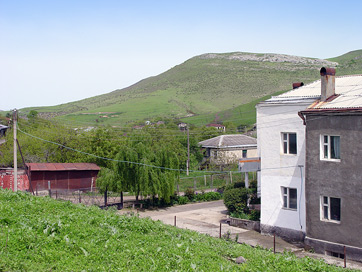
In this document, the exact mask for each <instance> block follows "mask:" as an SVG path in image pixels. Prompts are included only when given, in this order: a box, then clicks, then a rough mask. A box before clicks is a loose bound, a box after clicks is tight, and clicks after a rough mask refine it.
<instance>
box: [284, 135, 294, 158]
mask: <svg viewBox="0 0 362 272" xmlns="http://www.w3.org/2000/svg"><path fill="white" fill-rule="evenodd" d="M282 146H283V153H284V154H297V134H296V133H282Z"/></svg>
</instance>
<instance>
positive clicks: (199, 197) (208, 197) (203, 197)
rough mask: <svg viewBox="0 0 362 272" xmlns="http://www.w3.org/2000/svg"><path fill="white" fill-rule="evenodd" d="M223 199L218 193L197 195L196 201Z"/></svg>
mask: <svg viewBox="0 0 362 272" xmlns="http://www.w3.org/2000/svg"><path fill="white" fill-rule="evenodd" d="M221 198H222V195H221V194H220V193H218V192H207V193H202V194H195V198H194V199H195V200H196V201H212V200H219V199H221Z"/></svg>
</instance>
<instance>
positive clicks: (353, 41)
mask: <svg viewBox="0 0 362 272" xmlns="http://www.w3.org/2000/svg"><path fill="white" fill-rule="evenodd" d="M361 10H362V1H359V0H355V1H351V0H344V1H334V0H330V1H309V0H306V1H304V0H303V1H290V0H289V1H287V0H285V1H268V0H266V1H258V0H253V1H252V0H238V1H237V0H235V1H234V0H221V1H217V0H208V1H203V0H202V1H197V0H193V1H189V0H183V1H178V0H173V1H163V0H161V1H157V0H153V1H146V0H144V1H137V0H134V1H129V0H128V1H126V0H100V1H95V0H87V1H85V0H84V1H83V0H62V1H58V0H52V1H49V0H47V1H35V0H24V1H18V0H0V94H1V96H0V97H1V99H0V110H11V109H14V108H17V109H21V108H24V107H36V106H52V105H59V104H63V103H67V102H72V101H77V100H81V99H84V98H88V97H92V96H96V95H100V94H104V93H108V92H111V91H113V90H116V89H122V88H125V87H128V86H130V85H132V84H134V83H137V82H138V81H140V80H142V79H144V78H147V77H150V76H155V75H158V74H160V73H162V72H165V71H167V70H168V69H170V68H172V67H174V66H176V65H178V64H181V63H183V62H184V61H186V60H187V59H189V58H192V57H194V56H197V55H201V54H204V53H226V52H237V51H238V52H253V53H280V54H288V55H296V56H303V57H314V58H322V59H324V58H331V57H337V56H340V55H342V54H345V53H347V52H349V51H353V50H358V49H362V35H361V28H362V16H361Z"/></svg>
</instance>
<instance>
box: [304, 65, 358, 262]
mask: <svg viewBox="0 0 362 272" xmlns="http://www.w3.org/2000/svg"><path fill="white" fill-rule="evenodd" d="M318 85H319V84H318ZM321 86H322V89H321V98H320V99H318V100H317V101H315V102H314V103H313V104H312V105H310V106H309V107H308V108H307V109H306V110H303V111H301V113H300V115H301V117H302V118H303V120H304V123H305V128H306V138H307V141H306V145H305V147H306V165H305V170H306V171H305V197H306V199H307V202H306V222H307V224H306V230H307V232H306V238H305V244H307V245H309V246H311V247H312V248H313V249H314V250H315V251H316V252H318V253H325V254H327V255H331V256H335V257H340V258H343V257H344V254H345V253H346V255H347V256H348V259H354V260H358V261H362V221H361V219H362V207H360V204H361V196H362V183H361V177H362V168H361V161H362V155H361V150H362V141H361V139H362V75H356V76H343V77H337V78H336V77H335V71H334V69H323V68H322V70H321ZM309 88H310V89H312V88H316V89H318V88H319V89H320V86H314V85H312V86H310V87H309ZM344 246H346V249H344ZM345 250H346V251H345Z"/></svg>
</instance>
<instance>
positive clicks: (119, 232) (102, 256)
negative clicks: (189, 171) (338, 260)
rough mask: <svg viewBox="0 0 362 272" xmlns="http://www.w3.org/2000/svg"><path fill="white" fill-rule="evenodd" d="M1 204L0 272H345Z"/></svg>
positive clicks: (124, 219) (43, 202)
mask: <svg viewBox="0 0 362 272" xmlns="http://www.w3.org/2000/svg"><path fill="white" fill-rule="evenodd" d="M0 203H1V206H0V245H1V247H0V271H345V270H344V269H342V268H341V269H340V268H336V267H333V266H328V265H326V264H325V263H323V262H322V261H318V260H314V259H310V258H303V259H298V258H296V257H295V256H294V255H293V254H291V253H287V252H286V253H284V254H273V253H272V252H271V251H270V250H264V249H261V248H252V247H250V246H247V245H244V244H236V243H234V242H228V241H225V240H222V239H216V238H212V237H209V236H205V235H201V234H198V233H196V232H193V231H188V230H181V229H177V228H175V227H172V226H168V225H164V224H162V223H161V222H160V221H157V222H154V221H151V220H150V219H141V218H139V217H138V216H120V215H118V214H117V213H116V211H115V210H110V211H104V210H100V209H99V208H97V207H86V206H83V205H81V204H79V205H75V204H71V203H70V202H63V201H56V200H53V199H50V198H48V197H34V196H31V195H29V194H27V193H24V192H17V193H13V192H10V191H8V190H2V189H0ZM239 256H243V257H244V258H245V259H246V260H247V261H246V263H244V264H242V265H238V264H236V263H235V259H236V258H237V257H239Z"/></svg>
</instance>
